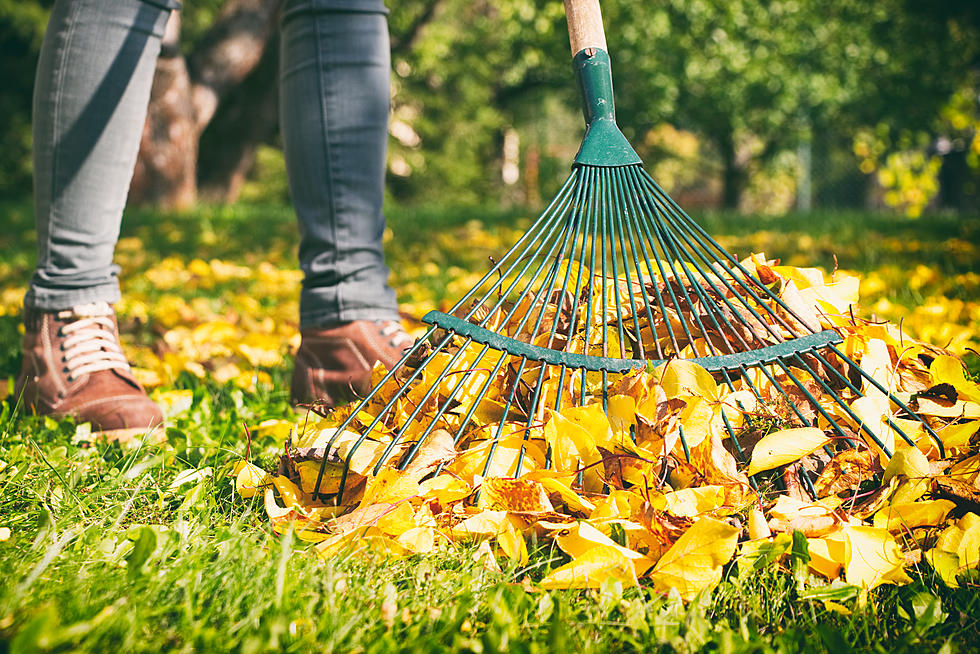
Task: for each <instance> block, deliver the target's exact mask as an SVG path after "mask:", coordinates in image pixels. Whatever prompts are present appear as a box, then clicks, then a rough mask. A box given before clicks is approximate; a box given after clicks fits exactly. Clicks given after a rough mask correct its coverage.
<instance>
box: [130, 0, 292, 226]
mask: <svg viewBox="0 0 980 654" xmlns="http://www.w3.org/2000/svg"><path fill="white" fill-rule="evenodd" d="M280 4H281V0H227V2H225V3H224V5H223V6H222V9H221V13H220V14H219V15H218V18H217V20H216V21H215V23H214V25H212V27H211V29H210V30H208V32H207V34H206V35H205V36H204V38H202V40H201V43H200V44H199V45H198V46H197V47H196V48H195V50H194V52H193V53H192V54H191V55H190V57H188V59H187V60H186V61H185V59H184V57H183V56H182V55H181V54H180V49H179V38H180V37H179V35H180V14H179V13H177V12H174V14H173V15H172V16H171V19H170V22H169V23H168V25H167V34H166V36H165V37H164V42H163V49H162V51H161V57H160V60H159V62H158V64H157V71H156V77H155V78H154V82H153V90H152V92H151V95H150V106H149V111H148V114H147V125H146V127H145V128H144V130H143V139H142V141H141V143H140V156H139V161H138V163H137V166H136V171H135V173H134V177H133V182H132V184H131V185H130V194H129V197H130V201H131V202H133V203H135V204H155V205H158V206H164V207H170V208H182V207H187V206H189V205H191V204H193V203H194V202H195V201H196V199H197V155H198V150H199V148H198V144H199V142H200V138H201V133H202V132H203V131H204V128H205V127H207V126H208V124H209V123H211V121H212V119H213V118H214V116H215V114H216V112H217V111H218V108H219V106H220V104H221V102H222V99H223V98H224V97H225V96H226V95H228V94H229V93H230V92H231V91H232V90H233V89H235V88H236V87H238V86H239V85H241V83H242V81H243V80H245V78H246V77H248V75H249V74H250V73H251V72H252V71H253V70H254V69H255V68H256V66H257V65H258V64H259V61H260V60H261V58H262V55H263V53H264V51H265V48H266V44H267V43H268V41H269V37H270V36H271V35H272V34H273V32H274V31H275V25H276V19H277V17H278V14H279V6H280ZM273 119H274V117H273Z"/></svg>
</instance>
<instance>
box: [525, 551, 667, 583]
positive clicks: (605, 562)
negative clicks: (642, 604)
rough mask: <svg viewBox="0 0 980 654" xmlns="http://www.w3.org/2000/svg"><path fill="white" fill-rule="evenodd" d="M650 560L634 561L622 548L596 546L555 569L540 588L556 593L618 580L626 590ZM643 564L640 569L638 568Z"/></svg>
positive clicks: (643, 570) (635, 580)
mask: <svg viewBox="0 0 980 654" xmlns="http://www.w3.org/2000/svg"><path fill="white" fill-rule="evenodd" d="M650 563H651V562H650V560H649V559H645V558H643V557H641V558H640V559H638V560H637V559H632V558H629V557H627V556H626V555H624V554H623V552H622V551H621V549H620V548H616V547H612V546H610V545H596V546H595V547H592V548H590V549H588V550H586V551H585V552H584V553H582V555H581V556H578V557H576V558H573V559H572V560H571V561H570V562H569V563H566V564H565V565H563V566H561V567H560V568H556V569H555V570H552V571H551V572H550V573H549V574H548V576H547V577H545V578H544V579H542V580H541V581H540V582H539V584H538V585H539V586H541V587H542V588H545V589H549V590H554V589H560V588H599V587H600V586H602V584H603V583H604V582H605V581H606V580H607V579H614V580H617V581H619V582H620V583H622V584H623V587H629V586H635V585H636V583H637V577H638V575H639V574H642V573H643V572H645V571H646V570H647V569H648V568H649V566H650ZM637 564H639V567H638V566H637Z"/></svg>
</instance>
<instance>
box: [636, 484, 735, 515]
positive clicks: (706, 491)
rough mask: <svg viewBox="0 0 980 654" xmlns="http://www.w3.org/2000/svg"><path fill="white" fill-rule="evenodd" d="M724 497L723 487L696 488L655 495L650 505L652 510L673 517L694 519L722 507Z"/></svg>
mask: <svg viewBox="0 0 980 654" xmlns="http://www.w3.org/2000/svg"><path fill="white" fill-rule="evenodd" d="M725 497H726V491H725V487H724V486H716V485H710V486H696V487H694V488H682V489H681V490H677V491H669V492H667V493H664V494H663V495H659V496H657V495H655V496H653V497H651V498H650V504H651V505H652V506H653V508H655V509H660V510H661V511H667V512H668V513H670V514H671V515H674V516H678V517H685V518H695V517H697V516H699V515H701V514H702V513H708V512H709V511H715V510H717V509H719V508H721V507H722V506H724V504H725Z"/></svg>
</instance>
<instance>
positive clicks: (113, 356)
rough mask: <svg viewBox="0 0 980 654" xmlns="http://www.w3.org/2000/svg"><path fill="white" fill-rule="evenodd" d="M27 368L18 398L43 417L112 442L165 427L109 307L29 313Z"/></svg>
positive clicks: (26, 316)
mask: <svg viewBox="0 0 980 654" xmlns="http://www.w3.org/2000/svg"><path fill="white" fill-rule="evenodd" d="M24 326H25V328H26V331H25V333H24V345H23V349H24V362H23V365H22V366H21V370H20V375H18V377H17V384H16V386H15V395H14V397H15V398H17V399H20V400H21V401H22V402H23V403H24V406H25V407H26V408H27V409H28V410H32V411H34V412H36V413H37V414H39V415H53V416H67V415H70V416H74V417H75V419H76V420H78V421H79V422H89V423H91V424H92V429H93V431H98V432H100V433H102V434H103V435H105V436H107V437H109V438H126V437H129V436H135V435H138V434H142V433H145V432H147V431H149V430H150V429H152V428H154V427H156V426H157V425H159V424H161V423H162V422H163V415H162V413H161V411H160V407H158V406H157V405H156V403H154V402H153V401H152V400H151V399H150V398H149V397H147V395H146V391H144V390H143V387H142V386H140V384H139V382H137V381H136V378H135V377H133V372H132V370H131V369H130V367H129V363H128V362H127V361H126V356H125V355H124V354H123V351H122V348H121V347H120V345H119V330H118V327H117V325H116V316H115V313H114V312H113V310H112V307H110V306H109V305H108V304H106V303H105V302H98V303H95V304H87V305H83V306H77V307H74V308H72V309H68V310H65V311H54V312H47V311H39V310H36V309H31V308H26V309H25V310H24Z"/></svg>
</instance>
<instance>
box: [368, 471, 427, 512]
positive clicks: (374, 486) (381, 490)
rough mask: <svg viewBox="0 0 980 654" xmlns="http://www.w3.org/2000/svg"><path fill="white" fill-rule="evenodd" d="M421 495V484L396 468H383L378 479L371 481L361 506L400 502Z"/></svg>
mask: <svg viewBox="0 0 980 654" xmlns="http://www.w3.org/2000/svg"><path fill="white" fill-rule="evenodd" d="M418 493H419V483H418V482H417V481H415V480H414V479H412V478H411V477H407V476H405V475H404V474H402V471H401V470H396V469H395V468H382V469H381V472H379V473H378V476H377V477H374V478H373V479H369V480H368V483H367V487H366V488H365V489H364V497H363V498H362V499H361V506H368V505H370V504H379V503H382V502H399V501H401V500H404V499H406V498H409V497H415V496H416V495H418Z"/></svg>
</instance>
